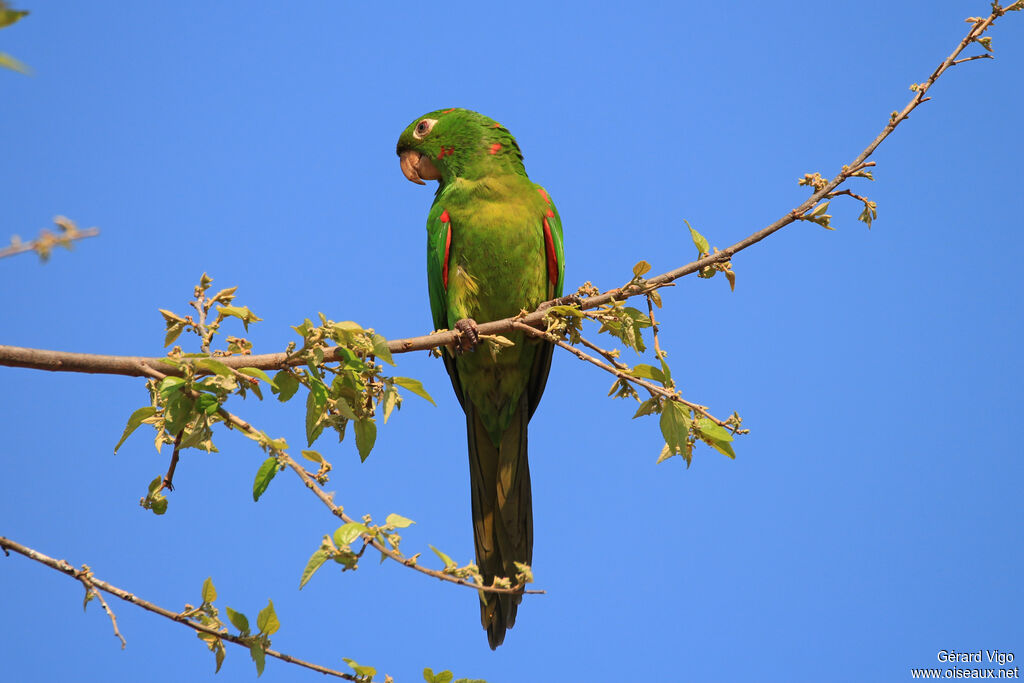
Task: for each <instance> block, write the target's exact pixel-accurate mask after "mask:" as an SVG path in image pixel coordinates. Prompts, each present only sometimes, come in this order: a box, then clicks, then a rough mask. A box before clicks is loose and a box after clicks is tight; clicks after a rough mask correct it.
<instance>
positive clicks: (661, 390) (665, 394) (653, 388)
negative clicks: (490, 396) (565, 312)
mask: <svg viewBox="0 0 1024 683" xmlns="http://www.w3.org/2000/svg"><path fill="white" fill-rule="evenodd" d="M515 329H517V330H522V331H523V332H525V333H526V334H529V335H531V336H533V337H537V338H538V339H546V340H547V341H549V342H552V343H553V344H556V345H557V346H560V347H562V348H563V349H565V350H566V351H568V352H569V353H571V354H572V355H574V356H576V357H577V358H579V359H580V360H585V361H587V362H588V363H592V364H594V365H596V366H597V367H599V368H601V369H602V370H604V371H605V372H610V373H611V374H613V375H615V376H616V377H618V378H619V379H624V380H626V381H627V382H631V383H633V384H635V385H637V386H639V387H643V388H644V389H647V390H648V391H649V392H651V393H652V394H656V395H658V396H661V397H662V398H664V399H666V400H668V401H678V402H679V403H682V404H683V405H684V406H687V407H689V408H692V409H693V410H694V411H696V412H698V413H700V414H701V415H703V416H704V417H706V418H707V419H709V420H711V421H712V422H714V423H715V424H717V425H718V426H720V427H725V428H726V429H729V430H732V431H735V430H733V426H732V425H731V424H729V423H728V422H726V421H725V420H719V419H718V418H717V417H715V416H714V415H712V414H711V413H709V412H708V409H707V407H706V406H702V405H700V404H699V403H693V402H691V401H687V400H686V399H685V398H682V397H681V396H680V395H679V394H678V393H676V392H674V391H671V390H670V389H666V388H665V387H659V386H658V385H657V384H652V383H650V382H648V381H647V380H645V379H641V378H639V377H634V376H633V375H631V374H629V373H628V372H626V371H625V370H621V369H619V368H618V367H614V366H612V365H608V364H607V363H602V362H601V361H599V360H598V359H596V358H594V357H593V356H591V355H589V354H587V353H584V352H583V351H580V350H579V349H577V348H576V347H575V346H573V345H572V344H568V343H566V342H564V341H562V340H561V339H558V338H557V337H555V336H553V335H550V334H548V333H546V332H541V331H540V330H538V329H535V328H533V327H530V326H529V325H524V324H523V323H516V324H515ZM580 341H581V342H582V343H583V344H584V345H586V346H588V347H589V348H592V349H597V347H596V346H595V345H594V344H593V343H591V342H589V341H587V340H585V339H583V338H582V337H581V338H580ZM598 351H600V349H598ZM613 362H615V363H616V365H622V364H621V363H619V362H618V361H613ZM747 431H748V430H745V429H741V430H740V431H739V432H736V433H737V434H745V433H746V432H747Z"/></svg>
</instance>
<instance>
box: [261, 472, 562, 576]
mask: <svg viewBox="0 0 1024 683" xmlns="http://www.w3.org/2000/svg"><path fill="white" fill-rule="evenodd" d="M278 457H280V458H281V459H283V460H284V462H285V464H286V465H288V467H290V468H291V469H292V470H293V471H294V472H295V474H297V475H299V478H300V479H302V482H303V483H304V484H305V485H306V487H307V488H309V490H310V491H312V492H313V494H314V495H315V496H316V497H317V498H319V499H320V502H322V503H323V504H324V505H326V506H327V507H328V508H329V509H330V511H331V512H332V513H334V515H335V516H336V517H338V518H339V519H341V520H342V521H344V522H346V523H352V522H355V521H356V520H354V519H352V518H351V517H349V516H348V515H346V514H345V511H344V510H343V509H342V508H341V507H340V506H338V505H335V503H334V500H333V499H332V497H331V494H329V493H327V492H326V491H324V490H323V489H322V488H320V486H319V484H317V482H316V480H315V479H313V477H312V476H311V475H310V474H309V472H307V471H306V468H304V467H303V466H302V465H300V464H299V463H298V462H296V461H295V459H294V458H292V457H291V456H290V455H288V454H287V453H282V454H280V455H279V456H278ZM362 539H363V541H364V542H365V543H369V544H370V545H372V546H373V547H374V548H376V549H377V550H379V551H380V552H382V553H384V554H385V555H387V556H388V557H389V558H391V559H392V560H394V561H395V562H398V563H399V564H401V565H404V566H406V567H411V568H412V569H415V570H416V571H418V572H422V573H424V574H427V575H428V576H433V577H434V578H436V579H441V580H442V581H450V582H451V583H456V584H458V585H460V586H468V587H469V588H472V589H474V590H479V591H485V592H488V593H507V594H519V593H526V594H531V595H542V594H544V592H545V591H543V590H523V589H522V588H521V587H516V586H513V587H511V588H499V587H497V586H481V585H479V584H476V583H472V582H470V581H467V580H465V579H461V578H459V577H457V576H452V575H450V574H445V573H444V572H441V571H438V570H436V569H429V568H427V567H423V566H420V565H419V564H418V563H417V562H416V561H415V560H414V559H413V558H411V557H405V556H404V555H402V554H401V553H398V552H396V551H393V550H391V549H389V548H388V547H387V546H385V545H383V544H382V543H379V542H378V541H377V539H375V538H374V537H373V536H372V535H370V534H362Z"/></svg>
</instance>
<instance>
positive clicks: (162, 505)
mask: <svg viewBox="0 0 1024 683" xmlns="http://www.w3.org/2000/svg"><path fill="white" fill-rule="evenodd" d="M149 509H150V510H152V511H153V514H155V515H162V514H164V513H165V512H167V499H166V498H164V497H163V496H158V497H157V498H154V499H153V500H152V501H151V503H150V506H149Z"/></svg>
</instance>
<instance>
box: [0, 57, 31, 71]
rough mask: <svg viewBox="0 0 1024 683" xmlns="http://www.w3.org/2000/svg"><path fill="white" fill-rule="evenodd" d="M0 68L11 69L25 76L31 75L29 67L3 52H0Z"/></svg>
mask: <svg viewBox="0 0 1024 683" xmlns="http://www.w3.org/2000/svg"><path fill="white" fill-rule="evenodd" d="M0 66H3V67H6V68H8V69H11V70H12V71H17V72H19V73H23V74H25V75H29V74H31V73H32V69H31V68H30V67H29V65H28V64H25V63H24V62H19V61H18V60H17V59H15V58H14V57H12V56H10V55H9V54H6V53H4V52H0Z"/></svg>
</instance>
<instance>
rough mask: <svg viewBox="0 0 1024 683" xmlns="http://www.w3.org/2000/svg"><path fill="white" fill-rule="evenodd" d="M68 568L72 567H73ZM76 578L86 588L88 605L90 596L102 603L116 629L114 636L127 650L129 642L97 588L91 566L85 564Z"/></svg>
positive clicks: (122, 647) (86, 602)
mask: <svg viewBox="0 0 1024 683" xmlns="http://www.w3.org/2000/svg"><path fill="white" fill-rule="evenodd" d="M68 566H69V567H70V566H71V565H68ZM75 578H76V579H78V580H79V581H81V582H82V585H83V586H85V604H86V605H88V604H89V596H90V595H92V596H94V597H95V598H96V599H97V600H99V601H100V605H101V606H102V607H103V611H104V612H106V613H107V616H108V617H110V623H111V624H112V625H113V627H114V635H115V636H117V639H118V640H120V641H121V649H122V650H123V649H125V647H127V646H128V642H127V641H126V640H125V639H124V636H122V635H121V631H120V629H118V628H117V617H115V616H114V610H112V609H110V605H108V604H107V601H106V599H105V598H104V597H103V594H102V593H100V591H99V589H97V588H96V582H95V581H94V580H93V576H92V570H91V569H89V565H85V564H83V565H82V569H81V570H80V571H79V572H78V573H77V574H76V575H75Z"/></svg>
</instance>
